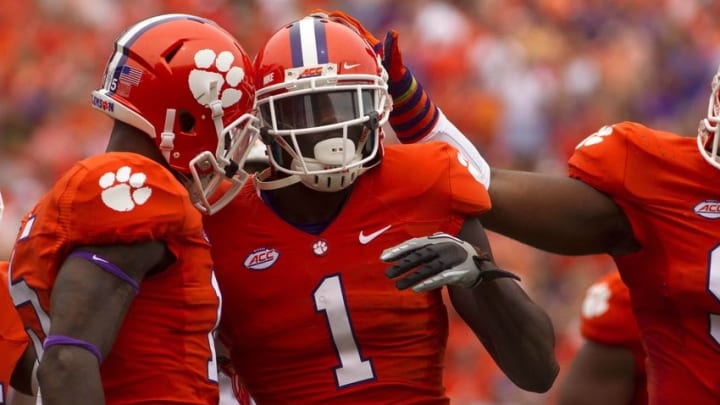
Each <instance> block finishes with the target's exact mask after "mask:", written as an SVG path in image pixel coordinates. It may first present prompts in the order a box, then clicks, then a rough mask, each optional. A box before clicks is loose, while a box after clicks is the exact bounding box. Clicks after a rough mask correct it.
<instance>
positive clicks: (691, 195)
mask: <svg viewBox="0 0 720 405" xmlns="http://www.w3.org/2000/svg"><path fill="white" fill-rule="evenodd" d="M346 21H347V22H348V23H349V24H351V25H352V24H353V23H354V24H356V25H359V23H358V22H357V21H354V20H352V19H346ZM358 31H359V32H361V33H365V34H366V35H367V34H369V33H367V31H364V30H361V29H360V28H358ZM393 35H394V36H393ZM393 35H389V36H388V38H390V41H386V44H385V46H384V55H385V57H386V59H385V61H386V63H388V64H389V66H390V68H389V71H391V72H392V71H393V67H394V68H395V69H396V70H397V71H400V72H403V73H406V74H407V75H408V79H407V80H406V82H408V83H413V85H414V86H415V87H408V88H407V89H410V90H408V91H411V92H412V91H414V90H413V89H417V88H418V86H419V85H418V84H416V81H415V78H414V77H412V75H411V74H410V73H409V71H406V70H404V69H405V68H404V66H403V65H402V63H401V61H400V60H399V58H398V56H399V50H398V46H397V34H396V33H395V34H393ZM366 38H369V36H366ZM373 38H374V37H373ZM375 41H377V39H376V40H375ZM377 42H378V43H379V41H377ZM388 44H389V45H390V46H389V47H388ZM381 46H382V45H381ZM388 56H390V58H389V59H388ZM391 76H392V74H391ZM391 81H392V77H391ZM402 89H403V88H402V87H397V88H395V89H393V87H392V86H391V87H390V93H391V95H393V97H396V98H397V99H403V100H404V99H405V98H404V96H405V93H403V92H401V90H402ZM423 96H424V97H426V96H427V95H426V94H424V93H423ZM417 99H418V97H413V98H412V100H415V101H410V102H409V105H408V107H407V108H405V109H403V112H405V113H407V112H410V111H411V112H412V113H411V114H409V113H408V114H401V115H399V116H398V117H397V120H396V122H395V123H393V127H394V129H395V130H396V132H397V133H398V139H400V140H401V141H403V142H408V143H412V142H424V141H427V140H435V139H442V140H444V141H446V142H448V143H450V144H453V145H458V146H460V149H461V150H462V152H463V154H464V156H465V157H466V158H467V159H468V160H469V161H471V162H473V163H474V164H475V165H476V166H477V167H485V168H487V167H489V166H488V165H487V163H486V162H485V160H484V159H483V158H482V156H481V155H480V154H479V153H478V152H477V151H476V150H471V149H470V150H469V149H467V148H463V146H467V145H469V141H468V140H467V138H465V137H464V135H463V134H462V133H460V132H459V131H458V130H457V128H455V127H454V125H452V123H450V122H449V121H448V120H447V118H446V117H445V116H443V115H442V114H441V113H439V109H437V107H436V106H434V105H433V104H432V102H431V101H429V97H428V98H427V101H426V102H425V103H423V104H422V105H421V106H420V105H417V104H416V100H417ZM427 106H430V107H429V108H425V107H427ZM436 115H437V116H438V117H439V118H438V119H437V121H436V122H435V124H434V125H433V126H426V127H419V126H417V125H413V123H416V122H421V121H423V120H424V119H425V117H434V116H436ZM719 124H720V70H718V73H717V74H716V75H715V76H714V78H713V80H712V85H711V93H710V100H709V105H708V110H707V115H706V117H705V118H703V119H702V120H701V121H700V126H699V129H698V133H697V137H695V138H693V137H687V136H680V135H677V134H674V133H669V132H666V131H662V130H656V129H652V128H648V127H646V126H644V125H642V124H640V123H636V122H622V123H617V124H614V125H608V126H604V127H602V128H601V129H599V130H598V131H597V132H596V133H594V134H591V135H590V136H588V137H587V138H586V139H585V140H583V141H582V142H580V143H579V144H578V145H577V147H576V149H575V151H574V154H573V155H572V156H571V157H570V159H569V173H568V176H567V177H563V176H554V175H548V174H541V173H532V172H523V171H515V170H503V169H499V168H492V170H491V174H490V175H489V176H488V177H489V182H488V184H489V190H488V191H489V193H490V198H491V200H492V210H489V211H487V212H486V213H485V214H483V215H482V216H481V219H482V221H483V224H485V225H486V226H487V228H488V229H491V230H493V231H496V232H499V233H501V234H505V235H507V236H509V237H512V238H514V239H517V240H519V241H521V242H524V243H527V244H529V245H532V246H535V247H537V248H540V249H544V250H547V251H550V252H554V253H559V254H566V255H583V254H597V253H607V254H610V255H611V256H612V257H613V258H614V261H615V263H616V264H617V267H618V270H619V272H620V274H621V276H622V279H623V281H624V282H625V284H626V285H627V286H628V288H629V290H630V293H631V295H632V297H633V299H632V303H633V314H634V316H635V319H636V321H637V324H638V327H639V329H640V333H641V337H642V342H643V346H644V348H645V350H646V353H647V361H646V371H647V380H648V384H647V388H648V397H649V400H648V402H649V403H650V404H653V405H658V404H678V403H693V404H716V403H717V401H718V398H720V383H718V381H720V367H717V365H718V364H720V265H718V260H720V247H718V235H720V222H717V221H716V219H717V218H718V217H719V216H720V215H719V214H718V212H720V202H718V201H720V192H719V191H718V190H717V187H715V185H716V184H717V183H718V181H720V171H719V170H718V169H720V151H719V149H720V134H719V133H718V132H719V131H718V125H719ZM698 151H699V152H700V153H698ZM410 173H412V172H409V174H410ZM528 207H532V209H528ZM538 213H541V214H538Z"/></svg>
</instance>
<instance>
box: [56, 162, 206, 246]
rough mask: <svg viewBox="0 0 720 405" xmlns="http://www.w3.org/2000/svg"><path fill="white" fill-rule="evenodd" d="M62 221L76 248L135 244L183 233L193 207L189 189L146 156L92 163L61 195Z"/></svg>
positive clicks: (72, 178)
mask: <svg viewBox="0 0 720 405" xmlns="http://www.w3.org/2000/svg"><path fill="white" fill-rule="evenodd" d="M56 203H57V205H58V212H59V214H60V218H58V221H59V223H60V224H61V225H62V228H63V229H64V231H65V233H66V237H67V238H68V239H69V240H71V241H72V242H73V243H75V244H113V243H135V242H140V241H146V240H161V239H163V238H164V236H165V235H168V234H173V233H176V232H181V230H182V229H183V228H184V225H185V224H186V221H188V220H192V219H193V217H194V216H193V213H195V214H197V216H198V217H197V221H198V222H199V221H200V219H199V215H200V214H199V212H198V211H197V210H195V209H194V207H193V206H192V204H191V202H190V199H189V197H188V194H187V191H186V190H185V188H184V187H183V186H182V185H181V184H180V183H179V182H178V181H177V180H176V179H175V178H174V177H173V176H172V174H171V173H170V172H169V171H168V170H166V169H165V168H163V167H162V166H160V165H159V164H157V163H156V162H154V161H151V160H149V159H147V158H144V157H142V156H140V155H133V154H108V155H105V156H104V157H103V158H99V159H95V160H88V161H86V163H84V164H82V165H80V166H79V168H78V169H77V170H76V171H75V173H74V174H72V175H71V176H69V177H68V178H67V179H66V184H65V186H64V187H63V188H62V189H61V191H59V195H57V201H56Z"/></svg>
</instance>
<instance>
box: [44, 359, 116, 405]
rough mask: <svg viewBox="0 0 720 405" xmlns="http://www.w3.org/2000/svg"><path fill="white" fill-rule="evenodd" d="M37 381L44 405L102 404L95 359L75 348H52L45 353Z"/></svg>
mask: <svg viewBox="0 0 720 405" xmlns="http://www.w3.org/2000/svg"><path fill="white" fill-rule="evenodd" d="M38 381H39V382H40V392H41V393H42V401H43V404H45V405H54V404H57V405H64V404H74V405H101V404H104V403H105V396H104V394H103V388H102V383H101V381H100V370H99V367H98V364H97V359H96V358H95V356H93V354H92V353H90V352H88V351H86V350H84V349H82V348H79V347H75V346H53V347H50V348H49V349H48V350H47V351H45V353H44V354H43V360H42V362H40V366H39V367H38Z"/></svg>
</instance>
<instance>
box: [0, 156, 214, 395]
mask: <svg viewBox="0 0 720 405" xmlns="http://www.w3.org/2000/svg"><path fill="white" fill-rule="evenodd" d="M148 240H161V241H163V242H164V243H165V244H166V245H167V247H168V249H169V250H170V251H171V252H172V253H173V254H174V255H175V257H176V258H177V259H176V261H175V263H174V264H173V265H171V266H170V267H168V268H167V269H165V270H164V271H162V272H160V273H158V274H154V275H150V276H148V277H146V278H145V280H143V282H142V283H141V284H140V291H139V293H138V295H137V296H136V297H135V299H134V301H133V302H132V305H131V306H130V309H129V311H128V313H127V316H126V317H125V320H124V322H123V324H122V327H121V328H120V331H119V333H118V336H117V340H116V341H115V344H114V346H113V348H112V350H111V352H110V354H109V355H108V356H107V357H106V358H105V359H104V360H103V363H102V365H101V368H100V371H101V375H102V382H103V388H104V390H105V398H106V401H107V403H108V404H135V403H161V402H163V403H174V404H216V403H217V401H218V387H217V368H216V366H215V359H214V355H215V353H214V346H213V338H212V331H213V329H214V328H215V326H216V323H217V319H218V315H219V313H218V311H219V298H218V294H219V293H218V292H217V284H216V282H215V279H214V275H213V271H212V263H211V259H210V251H209V245H208V243H207V240H206V237H205V235H204V233H203V229H202V219H201V214H200V213H199V211H198V210H197V209H196V208H195V207H194V206H193V205H192V203H191V201H190V199H189V196H188V193H187V191H186V190H185V188H183V186H182V185H181V184H180V183H179V182H178V181H177V180H176V179H175V178H174V177H173V175H172V174H171V173H170V172H169V171H167V170H166V169H164V168H163V167H162V166H161V165H159V164H158V163H156V162H154V161H152V160H149V159H147V158H145V157H143V156H140V155H137V154H132V153H108V154H104V155H100V156H96V157H93V158H90V159H87V160H84V161H82V162H79V163H77V164H76V165H75V166H73V168H72V169H71V170H69V171H68V172H67V173H66V174H65V175H64V176H63V177H62V178H61V179H60V180H59V181H58V182H57V183H56V184H55V186H54V187H53V188H52V189H51V190H50V192H49V193H48V194H46V195H45V196H44V197H43V198H42V199H41V200H40V201H39V202H38V204H37V205H36V206H35V207H34V208H33V209H32V211H31V212H29V213H28V214H27V215H26V216H25V218H24V219H23V221H22V224H21V227H20V231H19V234H18V237H17V240H16V242H15V247H14V251H13V256H12V258H11V262H10V266H11V267H10V283H11V285H10V290H11V295H12V298H13V301H14V302H15V306H16V307H17V308H18V311H19V312H20V315H21V317H22V319H23V322H24V323H25V326H26V327H27V328H30V329H31V331H30V332H29V333H30V334H31V338H33V341H35V340H36V339H37V341H38V342H41V341H42V340H44V338H45V336H46V333H47V331H48V330H49V324H50V321H49V319H48V314H49V310H50V308H49V303H50V294H51V291H52V288H53V283H54V280H55V278H56V275H57V272H58V269H59V267H60V265H61V264H62V263H63V261H64V260H65V258H66V257H67V256H68V254H69V253H70V252H71V250H72V249H73V248H74V247H75V246H81V245H102V244H131V243H137V242H141V241H148ZM98 271H102V270H100V269H98ZM36 350H42V349H41V347H39V346H38V347H36Z"/></svg>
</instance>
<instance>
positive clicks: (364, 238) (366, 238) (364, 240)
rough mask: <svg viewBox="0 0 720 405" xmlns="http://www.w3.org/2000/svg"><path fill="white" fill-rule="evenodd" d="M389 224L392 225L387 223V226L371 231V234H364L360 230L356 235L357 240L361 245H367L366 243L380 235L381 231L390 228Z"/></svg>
mask: <svg viewBox="0 0 720 405" xmlns="http://www.w3.org/2000/svg"><path fill="white" fill-rule="evenodd" d="M391 226H392V225H388V226H386V227H385V228H382V229H380V230H378V231H375V232H373V233H371V234H369V235H365V234H364V233H363V231H360V235H359V236H358V240H359V241H360V244H362V245H367V244H368V243H370V242H372V240H373V239H375V238H377V237H378V236H380V235H381V234H382V233H383V232H385V231H387V230H388V229H390V227H391Z"/></svg>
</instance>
